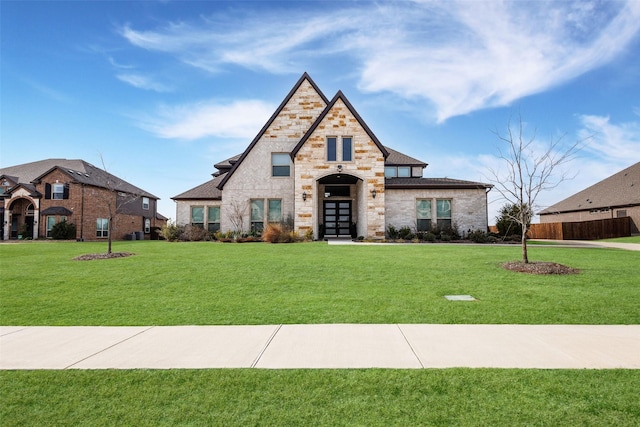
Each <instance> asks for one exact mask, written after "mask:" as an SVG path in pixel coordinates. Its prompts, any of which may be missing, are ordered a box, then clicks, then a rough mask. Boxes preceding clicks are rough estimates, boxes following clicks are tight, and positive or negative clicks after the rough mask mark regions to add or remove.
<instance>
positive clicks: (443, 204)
mask: <svg viewBox="0 0 640 427" xmlns="http://www.w3.org/2000/svg"><path fill="white" fill-rule="evenodd" d="M436 205H437V225H438V228H439V229H441V230H442V229H443V228H451V200H437V201H436Z"/></svg>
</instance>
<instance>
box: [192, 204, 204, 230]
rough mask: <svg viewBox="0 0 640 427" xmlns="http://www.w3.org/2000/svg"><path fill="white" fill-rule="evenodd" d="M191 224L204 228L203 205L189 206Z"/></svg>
mask: <svg viewBox="0 0 640 427" xmlns="http://www.w3.org/2000/svg"><path fill="white" fill-rule="evenodd" d="M191 225H192V226H194V227H202V228H204V206H191Z"/></svg>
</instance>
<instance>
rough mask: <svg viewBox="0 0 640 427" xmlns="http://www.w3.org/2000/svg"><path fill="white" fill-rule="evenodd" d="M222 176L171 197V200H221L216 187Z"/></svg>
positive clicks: (220, 191)
mask: <svg viewBox="0 0 640 427" xmlns="http://www.w3.org/2000/svg"><path fill="white" fill-rule="evenodd" d="M223 178H224V175H220V176H217V177H215V178H213V179H212V180H209V181H207V182H205V183H204V184H200V185H198V186H197V187H194V188H192V189H191V190H187V191H185V192H184V193H182V194H178V195H177V196H174V197H172V198H171V199H173V200H221V199H222V190H220V189H219V188H218V185H219V184H220V182H221V181H222V180H223Z"/></svg>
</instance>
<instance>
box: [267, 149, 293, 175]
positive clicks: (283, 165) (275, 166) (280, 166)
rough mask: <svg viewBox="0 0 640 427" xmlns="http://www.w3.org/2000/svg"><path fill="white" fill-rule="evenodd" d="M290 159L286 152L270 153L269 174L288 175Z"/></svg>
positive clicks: (289, 172)
mask: <svg viewBox="0 0 640 427" xmlns="http://www.w3.org/2000/svg"><path fill="white" fill-rule="evenodd" d="M290 161H291V157H289V155H288V154H287V153H271V176H290V174H291V167H290Z"/></svg>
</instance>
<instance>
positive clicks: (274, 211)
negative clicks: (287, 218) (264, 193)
mask: <svg viewBox="0 0 640 427" xmlns="http://www.w3.org/2000/svg"><path fill="white" fill-rule="evenodd" d="M268 203H269V211H268V212H267V218H268V220H269V222H281V221H282V200H280V199H269V202H268Z"/></svg>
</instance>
